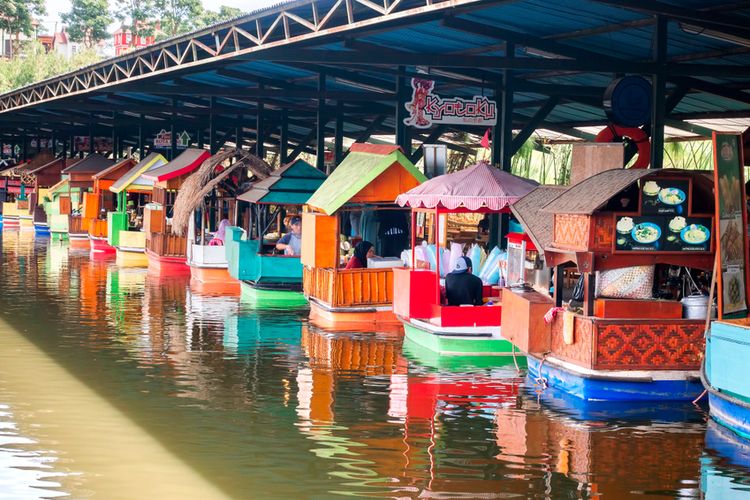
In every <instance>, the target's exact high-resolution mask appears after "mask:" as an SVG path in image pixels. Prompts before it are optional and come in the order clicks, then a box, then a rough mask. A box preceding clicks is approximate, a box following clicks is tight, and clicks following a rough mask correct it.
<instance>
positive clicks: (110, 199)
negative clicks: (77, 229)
mask: <svg viewBox="0 0 750 500" xmlns="http://www.w3.org/2000/svg"><path fill="white" fill-rule="evenodd" d="M136 164H137V162H136V161H135V160H134V159H132V158H127V159H124V160H121V161H119V162H117V163H115V164H114V165H112V166H110V167H109V168H106V169H104V170H102V171H100V172H97V173H96V174H94V175H93V176H92V181H93V186H92V191H91V192H90V193H84V194H83V208H82V217H83V221H82V225H83V226H84V227H86V228H87V229H88V241H89V246H90V248H91V251H92V252H96V253H100V252H103V253H114V251H115V248H114V247H112V246H110V245H109V244H108V243H107V212H114V211H115V208H116V206H117V195H116V194H115V193H113V192H112V191H110V190H109V188H110V187H111V186H112V185H113V184H114V183H115V182H116V181H117V180H118V179H120V178H121V177H122V176H124V175H125V174H127V173H128V172H129V171H130V170H131V169H132V168H133V167H134V166H135V165H136Z"/></svg>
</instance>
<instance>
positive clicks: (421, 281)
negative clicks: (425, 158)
mask: <svg viewBox="0 0 750 500" xmlns="http://www.w3.org/2000/svg"><path fill="white" fill-rule="evenodd" d="M535 187H536V183H535V182H533V181H529V180H527V179H523V178H521V177H517V176H515V175H513V174H510V173H508V172H504V171H502V170H500V169H498V168H496V167H493V166H492V165H490V164H488V163H485V162H480V163H477V164H476V165H474V166H471V167H469V168H467V169H465V170H461V171H459V172H454V173H451V174H446V175H441V176H438V177H435V178H433V179H430V180H429V181H427V182H425V183H423V184H421V185H419V186H417V187H415V188H413V189H411V190H410V191H407V192H405V193H403V194H401V195H399V196H398V198H397V199H396V202H397V203H398V204H399V205H401V206H408V207H411V209H412V220H411V246H412V248H413V249H415V250H416V249H417V248H418V245H420V243H425V244H427V243H429V244H432V245H436V246H437V248H441V249H442V248H444V247H445V246H446V243H449V244H451V246H452V247H453V251H454V252H460V253H461V255H463V246H464V244H465V243H469V244H471V243H472V242H473V241H475V240H476V234H472V235H470V236H468V237H467V239H462V238H461V236H457V237H456V238H455V239H454V240H453V241H450V242H449V241H447V237H446V234H444V233H445V229H444V228H446V227H447V222H448V221H447V219H448V218H450V217H451V216H452V215H454V214H485V215H486V214H501V213H508V212H510V208H509V207H510V205H511V204H512V203H514V202H516V201H518V200H519V199H521V198H522V197H523V196H525V195H527V194H528V193H529V192H531V191H532V190H534V188H535ZM529 245H532V244H531V243H530V242H529ZM422 248H425V249H426V248H427V247H426V246H424V247H422ZM477 250H478V249H477ZM411 257H412V262H411V267H410V268H408V269H394V270H393V277H394V294H393V310H394V312H395V313H396V315H397V316H398V317H399V318H400V319H401V321H402V322H403V324H404V332H405V334H406V337H407V338H409V339H410V340H411V341H413V342H415V343H417V344H420V345H422V346H424V347H426V348H428V349H430V350H432V351H435V352H437V353H439V354H443V355H457V356H513V355H514V353H515V350H514V346H513V344H511V343H510V342H509V341H508V339H507V338H504V337H503V336H502V334H501V317H502V308H503V306H502V303H501V298H500V287H497V286H495V287H492V286H488V285H485V286H484V287H483V295H484V299H485V300H486V303H485V304H483V305H472V304H469V305H449V304H448V302H447V300H444V296H445V294H444V285H443V280H442V279H441V270H440V267H441V262H440V261H441V260H442V259H441V258H436V259H435V268H434V269H430V265H429V261H428V260H424V261H421V262H420V265H417V264H418V262H417V251H412V253H411ZM451 257H454V256H453V255H451ZM475 260H476V262H475V263H473V265H474V267H475V268H474V269H473V273H474V275H476V276H479V274H480V269H479V259H478V258H477V259H475ZM495 265H496V266H498V263H496V264H495ZM425 267H426V269H425ZM450 271H451V270H449V269H443V273H442V274H443V275H446V274H447V273H449V272H450Z"/></svg>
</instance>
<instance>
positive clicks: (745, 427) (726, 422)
mask: <svg viewBox="0 0 750 500" xmlns="http://www.w3.org/2000/svg"><path fill="white" fill-rule="evenodd" d="M708 404H709V406H710V408H711V409H710V415H711V418H713V419H714V420H715V421H716V422H718V423H719V424H721V425H723V426H724V427H726V428H727V429H729V430H731V431H732V432H734V433H735V434H737V435H738V436H741V437H743V438H745V439H750V403H746V404H744V405H743V404H741V402H740V401H739V400H737V399H735V398H730V397H725V396H724V395H722V394H721V393H718V392H715V391H711V392H709V394H708Z"/></svg>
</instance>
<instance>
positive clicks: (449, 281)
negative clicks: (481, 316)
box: [445, 256, 483, 306]
mask: <svg viewBox="0 0 750 500" xmlns="http://www.w3.org/2000/svg"><path fill="white" fill-rule="evenodd" d="M445 296H446V298H447V299H448V305H449V306H463V305H471V306H481V305H482V304H483V302H482V280H481V279H480V278H479V277H477V276H474V275H473V274H472V273H471V259H469V258H468V257H464V256H461V257H459V258H458V260H457V261H456V265H455V267H454V268H453V271H451V272H450V273H448V274H447V275H446V276H445Z"/></svg>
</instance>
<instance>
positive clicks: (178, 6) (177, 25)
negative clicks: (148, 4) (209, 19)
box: [155, 0, 203, 37]
mask: <svg viewBox="0 0 750 500" xmlns="http://www.w3.org/2000/svg"><path fill="white" fill-rule="evenodd" d="M155 10H156V19H159V20H160V21H161V33H162V34H163V35H164V36H165V37H173V36H175V35H177V34H180V33H185V32H187V31H191V30H193V29H195V26H196V21H197V20H198V19H200V17H201V15H202V14H203V5H202V4H201V2H200V0H155Z"/></svg>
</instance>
